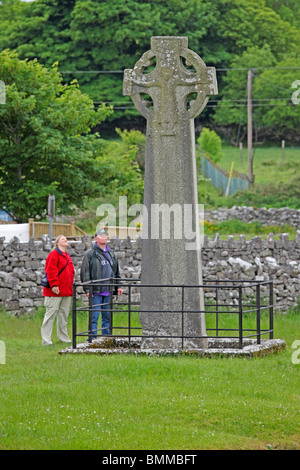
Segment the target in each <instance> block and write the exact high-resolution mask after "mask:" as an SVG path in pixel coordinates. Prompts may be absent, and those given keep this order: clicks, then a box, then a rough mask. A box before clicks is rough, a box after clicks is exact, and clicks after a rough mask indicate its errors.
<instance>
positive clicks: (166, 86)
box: [123, 36, 217, 348]
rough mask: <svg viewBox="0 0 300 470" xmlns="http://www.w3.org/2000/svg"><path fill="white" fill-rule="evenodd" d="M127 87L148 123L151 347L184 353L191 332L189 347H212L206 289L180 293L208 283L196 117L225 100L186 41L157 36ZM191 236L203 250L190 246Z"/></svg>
mask: <svg viewBox="0 0 300 470" xmlns="http://www.w3.org/2000/svg"><path fill="white" fill-rule="evenodd" d="M184 62H185V64H186V66H185V65H184ZM153 65H155V67H154V69H152V70H151V71H150V72H148V73H147V68H149V67H151V66H153ZM187 67H189V68H187ZM148 70H149V69H148ZM123 86H124V88H123V92H124V95H129V96H131V98H132V100H133V102H134V104H135V106H136V108H137V109H138V111H139V112H140V113H141V114H142V115H143V116H144V117H145V118H146V120H147V131H146V158H145V186H144V188H145V189H144V207H145V209H146V214H144V222H143V240H142V274H141V281H142V285H147V286H148V287H145V288H144V287H142V289H141V315H140V321H141V324H142V327H143V336H144V344H145V346H151V347H161V348H170V347H171V348H173V347H178V345H179V344H180V340H179V339H178V338H176V339H174V338H175V337H179V336H180V335H182V332H184V336H185V337H187V338H186V339H185V347H205V345H207V339H206V338H205V335H206V328H205V314H204V301H203V289H199V288H198V289H196V288H192V287H191V288H189V289H188V288H187V289H185V290H184V294H183V293H182V289H181V288H180V286H181V285H186V286H188V285H189V286H199V285H201V284H202V266H201V253H200V248H199V247H200V240H199V237H200V230H199V213H198V212H199V211H198V190H197V171H196V157H195V135H194V118H195V117H196V116H197V115H198V114H199V113H200V112H201V111H202V110H203V109H204V107H205V105H206V103H207V101H208V98H209V95H214V94H217V84H216V73H215V69H214V68H213V67H206V65H205V64H204V62H203V60H202V59H201V58H200V57H199V56H198V55H197V54H196V53H195V52H193V51H191V50H190V49H188V39H187V38H186V37H177V36H157V37H152V38H151V49H150V50H149V51H147V52H145V53H144V54H143V55H142V57H141V58H140V59H139V60H138V61H137V63H136V64H135V66H134V68H133V69H127V70H125V72H124V84H123ZM148 97H150V101H149V100H148V99H145V98H148ZM200 202H201V201H200ZM162 209H164V210H165V211H167V216H168V218H167V220H166V218H165V219H164V217H165V215H166V212H165V214H163V215H162V213H161V211H162ZM187 213H188V214H189V217H187ZM145 217H147V220H146V219H145ZM187 220H188V221H189V228H188V229H187V227H186V225H187V224H186V223H185V222H186V221H187ZM160 221H162V224H161V226H160ZM166 224H167V225H168V230H167V231H166V232H167V236H165V232H164V230H165V228H166V227H165V225H166ZM184 225H185V226H184ZM183 226H184V227H183ZM146 229H147V230H148V233H145V231H146ZM180 233H181V234H182V236H180ZM191 236H193V237H194V242H195V244H194V245H193V246H196V247H197V248H196V249H192V248H191V247H190V245H189V243H190V242H191ZM164 285H172V286H173V287H172V288H169V287H163V286H164ZM149 286H153V287H149ZM183 297H184V299H183ZM153 336H156V338H153ZM192 336H194V337H195V336H198V337H202V338H198V339H193V338H191V337H192ZM147 337H148V338H147Z"/></svg>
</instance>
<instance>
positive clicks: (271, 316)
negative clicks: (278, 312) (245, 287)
mask: <svg viewBox="0 0 300 470" xmlns="http://www.w3.org/2000/svg"><path fill="white" fill-rule="evenodd" d="M273 301H274V297H273V282H272V281H271V282H270V284H269V329H270V339H273V337H274V325H273Z"/></svg>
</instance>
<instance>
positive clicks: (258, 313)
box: [256, 284, 260, 344]
mask: <svg viewBox="0 0 300 470" xmlns="http://www.w3.org/2000/svg"><path fill="white" fill-rule="evenodd" d="M256 334H257V336H256V341H257V344H260V285H259V284H257V285H256Z"/></svg>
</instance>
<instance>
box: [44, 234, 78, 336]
mask: <svg viewBox="0 0 300 470" xmlns="http://www.w3.org/2000/svg"><path fill="white" fill-rule="evenodd" d="M67 248H68V240H67V239H66V237H65V236H64V235H60V236H59V237H57V239H56V240H55V244H54V250H53V251H51V252H50V253H49V255H48V257H47V259H46V266H45V271H46V274H47V278H48V282H49V284H50V287H43V296H44V297H45V307H46V313H45V317H44V321H43V324H42V327H41V335H42V344H43V345H50V344H52V341H51V335H52V329H53V323H54V320H55V317H56V316H57V337H58V339H59V340H60V341H62V342H63V343H70V342H71V340H70V338H69V335H68V332H67V322H68V316H69V312H70V306H71V299H72V294H73V281H74V272H75V271H74V265H73V261H72V259H71V256H70V255H69V254H68V253H67Z"/></svg>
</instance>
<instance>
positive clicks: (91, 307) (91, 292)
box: [88, 285, 93, 343]
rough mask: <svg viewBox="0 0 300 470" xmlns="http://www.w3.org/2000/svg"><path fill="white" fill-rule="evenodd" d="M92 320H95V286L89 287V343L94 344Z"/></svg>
mask: <svg viewBox="0 0 300 470" xmlns="http://www.w3.org/2000/svg"><path fill="white" fill-rule="evenodd" d="M92 318H93V286H92V285H91V286H89V336H88V341H89V343H91V342H92Z"/></svg>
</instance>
